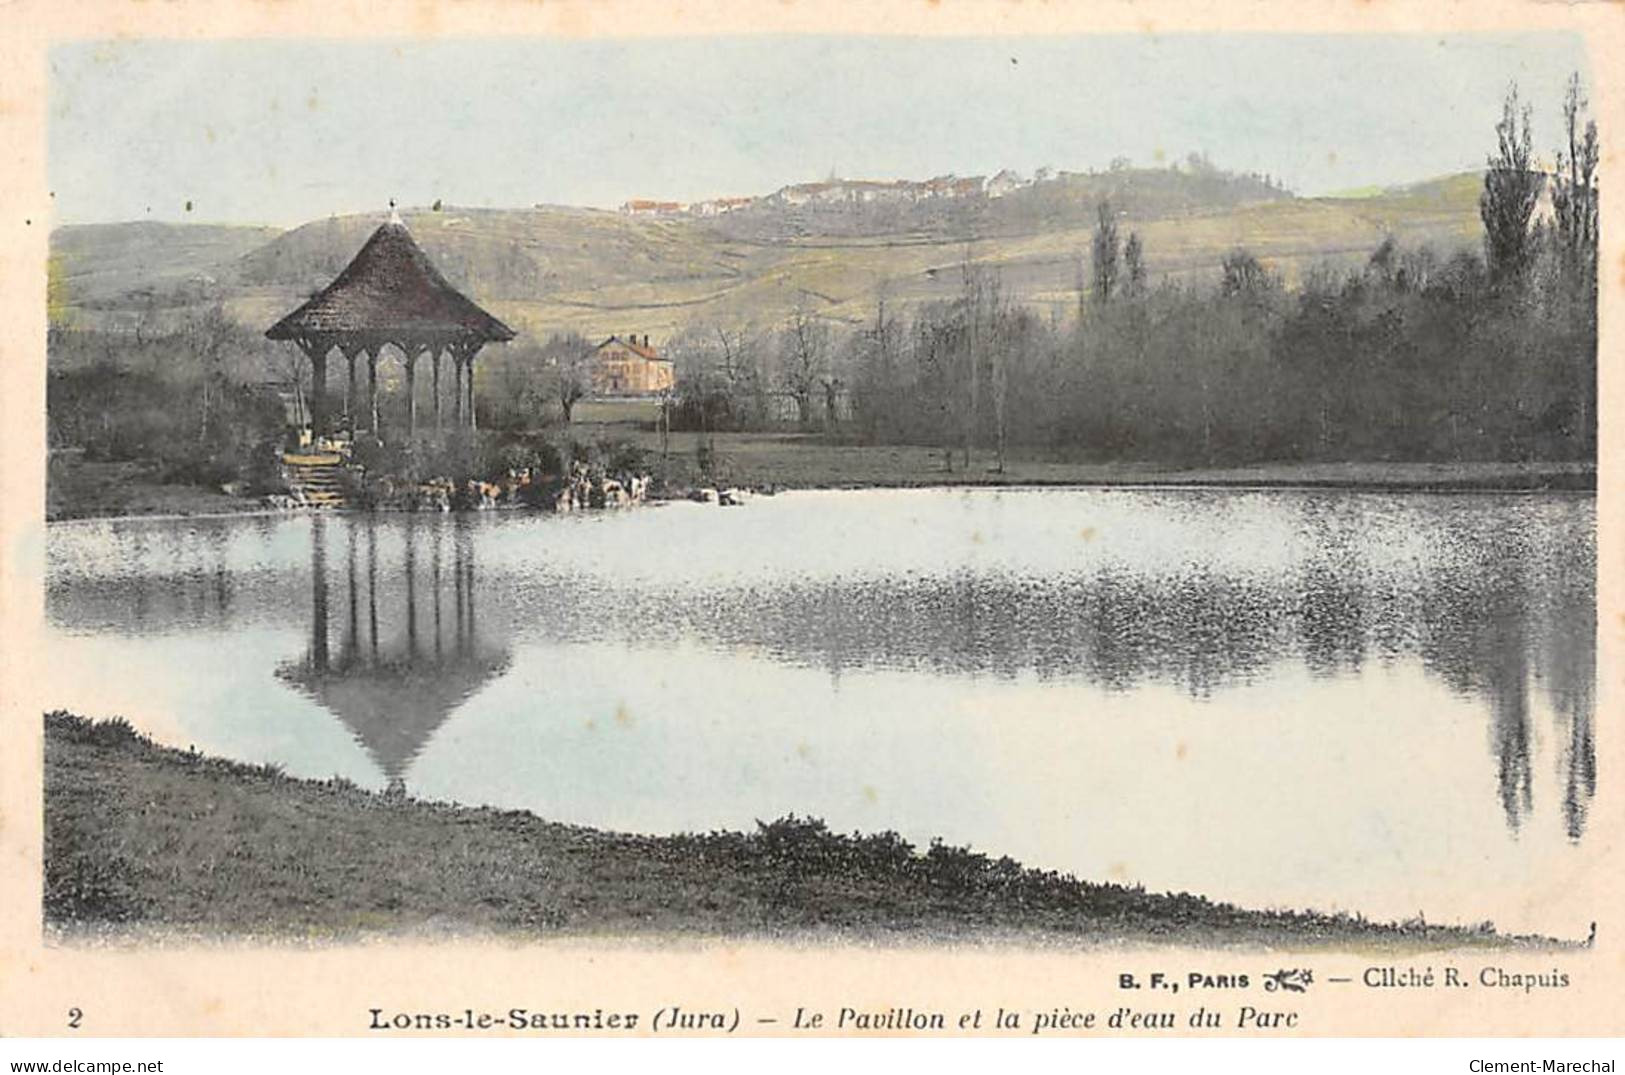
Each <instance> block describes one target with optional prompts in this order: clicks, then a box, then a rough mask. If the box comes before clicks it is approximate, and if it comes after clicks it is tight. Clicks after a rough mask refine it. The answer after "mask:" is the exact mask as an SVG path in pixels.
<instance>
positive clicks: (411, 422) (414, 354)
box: [401, 347, 419, 441]
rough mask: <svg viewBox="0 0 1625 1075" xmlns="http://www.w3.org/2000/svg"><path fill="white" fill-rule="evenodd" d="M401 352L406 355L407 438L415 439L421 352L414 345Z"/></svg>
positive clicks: (409, 439) (416, 433)
mask: <svg viewBox="0 0 1625 1075" xmlns="http://www.w3.org/2000/svg"><path fill="white" fill-rule="evenodd" d="M401 353H402V354H404V355H405V356H406V439H407V440H408V441H413V440H416V439H417V435H418V381H417V365H418V354H419V352H418V350H417V349H416V348H415V347H413V348H411V349H410V350H408V349H403V350H402V351H401Z"/></svg>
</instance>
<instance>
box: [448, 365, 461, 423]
mask: <svg viewBox="0 0 1625 1075" xmlns="http://www.w3.org/2000/svg"><path fill="white" fill-rule="evenodd" d="M451 382H452V384H451V399H452V408H451V427H452V428H453V429H456V430H461V429H462V428H463V357H462V356H461V355H459V354H458V353H457V352H456V351H453V352H452V353H451Z"/></svg>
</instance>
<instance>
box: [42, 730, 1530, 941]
mask: <svg viewBox="0 0 1625 1075" xmlns="http://www.w3.org/2000/svg"><path fill="white" fill-rule="evenodd" d="M45 831H46V866H45V894H44V898H45V913H46V918H47V921H48V922H49V923H50V924H51V925H53V926H55V927H59V928H63V929H66V930H68V931H70V932H78V931H102V930H113V931H119V930H124V929H136V930H141V929H146V928H151V929H155V930H158V931H174V932H180V933H184V934H206V935H218V934H224V935H256V936H262V937H263V936H292V937H316V938H320V937H346V936H354V935H357V934H367V933H394V932H401V931H436V932H451V933H468V932H476V933H506V934H518V935H526V936H539V935H553V934H576V935H582V934H587V935H591V934H600V935H616V936H624V935H650V934H687V935H694V936H701V937H703V936H729V937H778V938H795V939H805V938H816V937H829V938H838V939H849V940H874V939H884V938H888V937H890V938H895V939H899V940H903V941H907V940H928V939H957V940H982V939H1002V940H1017V941H1021V942H1023V943H1027V942H1040V941H1044V942H1057V941H1059V942H1063V943H1119V942H1127V943H1145V942H1149V943H1179V944H1198V945H1244V946H1257V945H1262V946H1275V945H1294V946H1296V945H1339V946H1358V947H1362V948H1365V947H1371V948H1407V949H1416V948H1440V947H1455V946H1465V945H1471V946H1507V945H1522V946H1546V945H1550V944H1551V943H1552V942H1549V941H1542V940H1538V939H1532V938H1507V937H1502V936H1500V935H1498V934H1495V933H1493V932H1491V931H1489V930H1487V929H1480V930H1471V931H1469V930H1460V929H1452V928H1446V927H1440V926H1433V925H1425V924H1423V923H1421V922H1411V923H1406V924H1403V925H1380V924H1374V923H1369V922H1366V921H1364V920H1363V919H1359V918H1351V917H1347V916H1335V917H1333V916H1325V915H1317V914H1300V913H1291V912H1280V913H1275V912H1260V911H1248V910H1241V909H1238V908H1235V907H1231V906H1228V905H1224V904H1215V903H1212V902H1209V901H1208V900H1205V899H1202V898H1200V897H1197V896H1190V895H1158V894H1153V893H1149V892H1146V891H1144V890H1142V889H1139V888H1131V887H1125V886H1122V885H1112V884H1095V883H1090V882H1084V881H1078V880H1075V879H1073V878H1071V877H1066V876H1061V875H1058V874H1055V873H1047V872H1042V871H1038V870H1031V869H1026V868H1023V867H1022V866H1020V865H1018V864H1017V863H1015V862H1012V861H1011V860H1009V859H990V858H987V857H985V856H983V855H981V854H977V853H974V852H971V851H968V850H964V849H957V848H949V847H944V846H942V845H939V844H934V845H933V846H931V847H930V848H929V849H926V850H924V851H923V852H922V851H920V850H918V849H915V848H914V847H912V846H911V845H909V844H908V843H906V842H905V841H903V840H901V839H899V838H898V837H897V836H896V835H895V834H889V833H888V834H880V835H871V836H856V835H855V836H841V835H836V834H834V833H831V832H828V831H827V830H826V829H825V828H824V827H823V825H822V824H821V823H819V822H816V821H811V820H801V819H796V818H785V819H781V820H779V821H776V822H773V823H771V824H767V825H760V826H759V827H758V829H757V831H756V832H753V833H748V834H741V833H731V832H715V833H709V834H704V835H680V836H669V837H649V836H634V835H628V834H622V833H611V832H601V831H596V830H592V829H585V828H580V827H574V826H568V825H560V824H555V823H552V822H548V821H544V820H542V819H541V818H538V817H535V816H534V815H532V814H528V813H524V812H518V811H503V810H494V809H486V808H469V807H459V806H451V805H446V804H441V803H427V802H419V801H415V800H410V799H405V798H398V797H389V796H384V795H378V794H374V793H370V792H367V791H363V790H361V789H359V788H357V787H355V786H354V785H353V784H350V783H348V782H346V781H342V780H330V781H310V780H295V779H292V778H289V777H287V776H285V775H282V774H281V773H280V772H278V771H276V770H274V769H271V768H266V767H254V766H246V765H240V764H237V763H233V762H228V761H223V760H219V759H214V758H209V757H204V756H200V755H197V754H193V753H189V752H186V751H179V750H173V749H169V748H165V747H160V746H157V745H155V744H153V743H152V742H150V741H149V740H147V739H145V738H143V737H141V736H139V735H137V734H136V733H134V732H133V731H132V730H131V729H130V727H129V725H127V724H125V723H124V722H122V721H109V722H101V723H95V722H92V721H88V720H85V719H83V718H81V717H76V716H73V715H70V714H67V713H52V714H48V715H47V716H46V718H45Z"/></svg>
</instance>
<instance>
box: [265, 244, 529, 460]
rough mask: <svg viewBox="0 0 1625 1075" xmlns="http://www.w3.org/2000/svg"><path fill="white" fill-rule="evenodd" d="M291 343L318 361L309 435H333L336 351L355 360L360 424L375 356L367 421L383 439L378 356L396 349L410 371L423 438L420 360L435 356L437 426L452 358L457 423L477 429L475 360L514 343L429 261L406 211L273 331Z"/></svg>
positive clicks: (351, 396)
mask: <svg viewBox="0 0 1625 1075" xmlns="http://www.w3.org/2000/svg"><path fill="white" fill-rule="evenodd" d="M265 335H266V336H268V337H269V338H271V339H273V340H292V341H293V342H294V343H296V344H298V345H299V348H300V349H301V350H302V351H304V352H305V354H306V355H308V356H309V357H310V368H311V382H312V383H311V401H310V416H311V432H312V434H313V435H316V436H320V435H322V434H324V433H327V432H329V431H330V425H329V420H328V400H327V359H328V356H329V354H331V353H332V351H333V350H334V349H335V348H336V349H337V350H338V351H339V353H340V354H342V355H343V356H344V359H345V362H346V363H347V364H348V367H349V368H348V372H347V380H346V381H345V393H344V408H345V415H346V416H347V417H348V418H349V419H350V420H351V426H352V428H359V424H360V423H359V422H358V421H357V415H356V414H355V413H354V408H355V399H356V391H355V373H356V359H357V358H365V359H366V361H367V411H366V414H367V418H368V421H369V423H370V424H369V426H368V428H369V429H370V430H371V432H372V434H373V436H374V437H377V438H379V439H380V440H381V439H382V430H381V428H380V424H379V419H378V359H379V355H380V353H381V352H382V351H383V349H384V348H385V347H394V348H395V349H396V350H397V351H398V352H399V353H400V355H401V361H402V363H403V365H404V367H405V370H406V396H407V400H408V403H407V436H408V437H412V436H416V434H417V423H418V415H417V410H418V408H417V392H416V372H417V369H416V367H417V361H418V359H419V358H421V357H423V356H424V355H429V356H430V358H431V363H432V371H433V377H434V391H433V398H434V424H435V430H436V432H439V431H440V430H441V429H442V404H441V391H440V366H441V360H442V359H443V358H444V357H447V356H449V357H450V358H451V366H452V373H453V378H454V381H455V384H454V386H453V411H454V425H455V427H456V428H466V429H469V430H472V429H474V427H475V420H474V357H475V355H477V354H478V353H479V350H480V348H482V347H484V346H485V345H486V344H487V343H490V342H492V341H498V342H501V341H506V340H511V339H513V336H514V333H513V330H512V329H510V328H509V327H508V326H507V325H504V324H503V323H502V322H501V321H498V320H497V319H496V318H495V317H492V316H491V315H490V314H489V313H486V312H485V311H484V310H482V309H481V308H480V307H479V306H478V305H476V304H475V303H474V302H473V301H472V300H471V299H469V298H468V297H467V296H465V295H464V294H463V293H462V292H460V291H458V290H457V289H456V288H455V287H452V286H451V284H449V283H447V282H446V278H445V277H444V276H441V275H440V271H439V270H438V269H436V268H435V267H434V264H433V263H432V262H430V260H429V257H428V255H427V254H425V253H424V252H423V249H422V248H421V247H419V246H418V244H417V242H416V241H415V240H414V239H413V238H412V235H411V233H410V232H408V231H407V230H406V225H405V224H404V223H402V221H401V218H400V216H399V214H397V213H394V212H391V214H390V218H389V222H388V223H386V224H383V225H381V226H380V227H379V228H378V230H377V231H375V232H373V233H372V238H370V239H368V240H367V242H366V244H365V245H364V246H362V248H361V249H360V251H358V252H357V253H356V256H355V257H354V258H353V259H352V260H351V261H350V264H349V265H347V266H345V269H344V271H343V272H341V273H339V275H338V276H337V278H335V279H334V281H333V282H332V283H331V284H328V285H327V287H325V288H323V289H322V290H321V291H319V292H317V293H316V294H315V295H314V296H312V297H311V299H310V300H309V301H308V302H306V303H305V304H304V305H303V306H300V307H299V308H298V309H297V310H295V311H293V312H292V313H290V314H289V315H288V316H286V317H284V318H283V319H282V320H280V321H278V322H277V323H276V324H274V325H272V326H271V327H270V328H269V329H267V330H266V332H265Z"/></svg>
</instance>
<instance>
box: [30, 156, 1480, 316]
mask: <svg viewBox="0 0 1625 1075" xmlns="http://www.w3.org/2000/svg"><path fill="white" fill-rule="evenodd" d="M1221 174H1222V173H1221ZM1478 187H1479V179H1478V177H1477V176H1476V175H1475V174H1472V173H1466V174H1463V175H1459V176H1451V177H1446V178H1443V179H1439V180H1434V181H1429V182H1425V183H1420V184H1416V185H1413V186H1409V187H1403V188H1397V189H1390V190H1383V191H1378V192H1361V193H1360V195H1359V196H1354V197H1340V198H1313V199H1310V198H1293V197H1290V196H1288V195H1286V194H1284V193H1283V192H1281V191H1279V190H1276V189H1275V188H1272V187H1270V186H1268V185H1267V184H1265V183H1263V182H1261V181H1258V180H1254V179H1251V178H1244V177H1229V178H1228V179H1225V180H1223V181H1220V180H1216V179H1214V178H1213V177H1212V176H1204V175H1201V174H1197V175H1191V174H1187V173H1181V172H1175V171H1171V170H1166V169H1162V170H1141V171H1122V172H1112V173H1103V174H1101V175H1095V176H1080V175H1064V174H1063V175H1062V176H1060V177H1058V178H1057V179H1055V180H1053V181H1051V182H1046V183H1039V184H1032V185H1030V186H1028V187H1026V188H1024V189H1022V190H1017V191H1014V192H1012V193H1011V194H1009V195H1007V196H1006V197H1003V198H999V199H997V200H994V199H985V198H984V199H969V200H966V201H964V202H963V203H961V204H958V205H953V206H948V207H946V208H944V207H931V208H930V209H929V210H924V209H922V210H915V209H907V210H900V209H897V210H894V209H888V208H886V207H879V208H874V209H868V208H851V207H837V208H833V209H830V208H823V207H807V206H799V207H786V206H782V205H781V206H774V205H772V204H770V202H771V199H768V198H764V199H758V200H757V201H756V202H754V203H752V204H751V205H750V206H748V207H747V208H746V209H744V210H742V211H739V212H735V213H729V214H726V215H724V216H720V217H701V216H692V215H672V216H650V217H642V216H631V215H627V214H624V213H619V212H609V211H601V210H588V209H574V208H565V207H537V208H532V209H513V210H506V209H504V210H492V209H459V208H451V207H448V208H444V209H440V210H427V209H423V210H413V211H407V212H404V213H403V214H402V215H403V217H404V219H405V220H406V222H407V224H408V226H409V227H410V228H411V229H412V231H413V234H414V235H415V236H416V237H417V238H418V240H419V241H420V242H421V243H422V245H423V246H424V248H425V249H426V250H427V251H428V252H429V254H430V256H431V257H432V258H434V260H435V261H436V263H437V264H438V265H439V266H440V267H441V269H442V271H444V272H445V274H446V276H447V277H448V278H449V279H450V280H452V281H453V282H454V283H455V284H457V285H458V286H459V287H461V288H463V289H464V290H465V291H467V292H468V293H469V294H470V295H471V296H473V297H474V298H476V299H477V300H478V301H479V302H481V303H482V304H483V305H485V306H487V307H488V308H489V309H491V310H492V312H494V313H496V314H497V315H498V316H499V317H502V318H503V319H504V320H506V321H507V322H508V323H509V324H511V325H513V326H514V327H515V328H516V329H519V330H520V331H521V333H523V334H525V335H529V336H546V335H547V334H548V333H551V332H563V331H571V330H574V331H579V332H582V333H584V334H586V335H589V336H596V335H604V334H608V333H611V332H631V331H637V332H640V333H644V332H646V333H650V334H652V335H653V336H655V337H656V339H661V338H664V337H667V336H669V335H672V334H674V333H676V332H678V331H680V330H681V329H683V328H684V327H686V326H689V325H691V324H701V325H710V324H725V325H734V324H741V323H747V322H754V323H756V324H772V323H774V322H777V321H779V320H781V319H783V318H784V317H786V316H787V315H788V314H789V313H790V312H791V311H792V310H794V309H795V308H797V307H798V306H799V307H802V308H804V309H807V310H809V311H811V312H813V313H816V314H818V315H819V316H823V317H827V318H830V319H833V320H838V321H842V322H846V323H852V324H855V323H861V322H863V321H865V320H867V319H868V317H869V316H870V315H871V314H872V311H873V307H874V303H875V301H876V296H877V295H878V294H879V293H880V290H881V289H882V287H883V286H884V288H885V291H886V294H887V296H888V302H889V303H891V304H892V305H893V306H894V307H908V306H913V305H917V304H921V303H925V302H929V301H933V300H937V299H944V298H948V297H951V296H952V295H953V294H954V293H955V292H956V290H957V288H958V286H959V268H960V266H961V265H962V263H963V262H964V260H965V259H966V258H967V257H968V258H970V259H971V260H973V261H975V262H978V263H984V264H988V265H991V266H994V267H996V268H998V269H999V271H1000V273H1001V275H1002V279H1003V284H1004V287H1005V290H1006V293H1007V294H1009V295H1011V296H1013V297H1014V298H1015V299H1017V300H1018V301H1020V302H1022V303H1024V304H1026V305H1028V306H1030V307H1033V308H1035V309H1037V310H1039V311H1040V312H1042V313H1044V314H1045V315H1050V314H1053V315H1055V316H1059V317H1065V316H1067V315H1068V314H1069V313H1070V312H1071V311H1072V310H1073V309H1075V304H1076V288H1077V284H1078V279H1079V274H1080V267H1081V265H1082V261H1083V260H1084V259H1086V258H1087V252H1088V249H1089V241H1090V235H1091V232H1092V229H1093V227H1094V213H1095V205H1096V203H1097V202H1098V201H1099V200H1100V199H1101V198H1103V197H1109V198H1110V199H1111V200H1112V203H1113V205H1114V206H1116V207H1118V208H1119V210H1120V212H1121V213H1122V216H1123V224H1122V229H1123V231H1124V232H1127V231H1128V230H1135V231H1138V232H1139V233H1140V236H1141V239H1142V240H1143V242H1144V244H1145V250H1146V255H1147V263H1148V267H1149V270H1150V275H1151V277H1152V279H1153V280H1158V279H1163V278H1167V279H1172V280H1195V279H1205V278H1207V277H1209V276H1211V275H1213V274H1215V273H1216V271H1217V266H1218V264H1219V260H1220V258H1221V257H1222V256H1223V254H1224V253H1225V252H1226V251H1227V250H1229V249H1231V248H1232V247H1234V246H1237V245H1245V246H1246V247H1248V248H1249V249H1250V250H1252V251H1253V252H1254V253H1255V254H1257V255H1258V256H1259V257H1261V258H1262V259H1264V260H1265V261H1266V262H1268V263H1270V264H1271V265H1272V266H1273V267H1274V268H1275V269H1276V270H1277V271H1279V272H1281V273H1282V274H1283V276H1285V277H1286V279H1287V280H1288V281H1289V282H1291V281H1293V280H1296V279H1299V278H1301V277H1302V276H1303V274H1304V273H1306V272H1307V271H1308V270H1310V269H1312V268H1313V267H1315V266H1317V265H1321V264H1332V265H1353V264H1358V263H1360V262H1362V261H1363V260H1364V259H1365V258H1366V257H1367V256H1368V255H1369V253H1370V251H1371V250H1372V249H1373V248H1375V247H1376V246H1377V244H1378V243H1380V242H1381V241H1382V238H1383V237H1384V235H1387V234H1392V235H1394V237H1395V238H1396V239H1397V240H1398V241H1399V242H1401V243H1402V244H1407V245H1409V244H1418V243H1428V244H1431V245H1433V246H1434V247H1435V248H1437V249H1439V250H1440V251H1443V252H1448V251H1449V250H1452V249H1456V248H1459V247H1464V246H1471V245H1473V244H1476V242H1477V237H1478V233H1479V222H1478V216H1477V192H1478ZM380 220H381V214H369V215H364V216H348V217H334V218H329V219H327V220H322V221H316V222H312V223H309V224H305V225H302V226H300V227H297V228H294V229H292V230H290V231H288V232H285V233H282V234H276V233H275V232H274V231H270V230H267V229H259V228H214V227H207V228H205V227H200V226H185V225H149V224H130V225H105V226H95V227H83V228H63V229H59V230H58V231H57V232H56V233H55V234H54V235H53V240H52V241H53V266H54V276H53V280H54V283H55V284H56V285H57V286H56V288H55V290H54V291H53V302H52V308H53V315H54V316H56V317H57V318H58V319H59V320H61V321H64V322H67V323H70V324H75V325H78V326H82V327H95V326H98V325H105V324H108V323H111V322H114V321H127V320H128V319H129V318H130V317H131V316H134V315H135V314H136V313H137V312H138V311H141V310H143V309H147V310H149V311H150V310H151V308H153V307H161V308H169V309H178V308H184V307H187V306H195V305H196V304H198V303H199V302H209V301H221V302H223V303H224V304H225V305H226V308H227V310H228V311H229V312H230V313H231V314H232V316H233V317H235V318H237V319H239V320H241V321H242V322H243V323H245V324H247V325H251V326H262V325H265V324H269V323H270V322H271V321H272V320H274V319H275V318H276V317H278V316H280V315H281V314H282V313H285V312H286V311H287V309H289V308H290V307H291V306H293V305H295V304H297V303H298V302H299V301H302V299H303V298H304V297H306V296H308V295H309V294H310V293H311V292H312V291H314V290H315V289H317V288H319V287H322V286H324V285H325V284H326V283H327V282H328V281H330V280H331V279H332V277H333V276H334V275H335V274H336V273H337V272H338V271H339V270H340V269H341V268H342V267H343V265H344V264H345V262H346V261H347V260H348V259H349V257H350V256H351V255H352V254H353V253H354V251H355V250H356V249H357V248H359V246H360V245H361V243H362V242H363V241H364V240H365V238H366V236H367V235H368V234H369V233H370V232H371V231H372V229H373V228H375V227H376V226H377V224H378V223H379V222H380ZM149 316H151V314H150V312H149ZM160 316H161V315H160Z"/></svg>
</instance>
